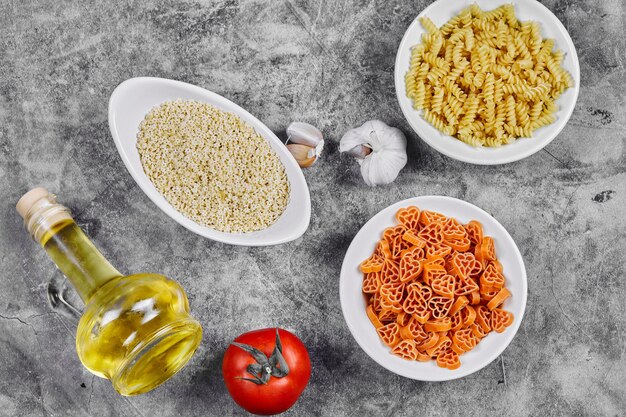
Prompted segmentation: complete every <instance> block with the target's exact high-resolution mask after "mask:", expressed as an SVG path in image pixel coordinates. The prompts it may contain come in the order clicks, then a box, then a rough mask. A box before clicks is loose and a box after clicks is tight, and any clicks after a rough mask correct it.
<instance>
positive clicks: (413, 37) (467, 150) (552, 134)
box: [394, 0, 580, 165]
mask: <svg viewBox="0 0 626 417" xmlns="http://www.w3.org/2000/svg"><path fill="white" fill-rule="evenodd" d="M474 2H477V3H478V4H479V5H480V6H481V7H482V8H483V9H487V10H491V9H493V8H495V7H498V6H500V5H502V4H506V3H514V5H515V7H516V13H518V12H519V7H525V6H526V7H527V6H530V5H532V7H537V8H538V9H539V10H541V12H542V14H541V15H534V16H533V20H537V21H539V22H540V23H541V25H542V33H543V34H545V31H546V23H549V24H550V25H551V26H550V29H549V30H550V31H551V32H552V31H556V32H558V33H559V34H560V35H561V37H562V38H563V39H564V41H565V43H566V45H560V44H559V43H556V45H555V47H556V48H560V49H563V50H564V52H565V53H566V56H565V60H564V66H565V68H566V69H567V70H569V71H570V73H571V75H572V78H573V80H574V86H573V87H572V88H571V89H570V90H572V91H571V92H569V91H566V93H565V94H564V95H563V96H561V97H560V98H559V100H557V103H558V104H559V105H562V104H565V106H564V108H562V109H560V110H559V111H558V112H557V113H558V118H557V120H556V121H555V122H554V123H552V124H551V125H548V126H545V127H543V128H541V129H537V131H536V132H535V134H534V135H533V137H532V138H525V139H520V140H518V141H516V142H514V143H512V144H508V145H505V146H503V147H500V148H481V149H474V148H473V147H472V146H469V145H467V144H465V143H459V144H457V143H455V142H460V141H458V140H457V139H455V138H453V137H451V136H447V135H444V134H443V133H441V132H439V131H438V130H436V129H435V128H434V127H432V126H430V124H428V123H427V122H426V121H425V120H424V119H423V118H422V116H421V114H419V113H418V112H417V110H415V109H413V107H412V105H411V101H410V100H409V99H408V98H407V97H406V94H405V85H404V74H405V72H406V71H407V70H408V67H409V65H408V59H407V58H408V57H407V53H408V55H409V56H410V48H411V46H412V45H414V44H416V43H418V39H419V36H421V34H422V33H423V32H424V30H423V29H422V28H421V25H420V23H419V18H421V17H423V16H429V17H431V16H430V15H431V12H432V11H433V10H435V9H437V8H441V7H447V8H455V9H456V8H458V11H460V10H461V9H462V8H464V7H467V6H469V5H470V4H472V3H474ZM453 15H454V13H452V12H451V13H450V15H449V18H452V17H453ZM520 18H521V19H522V20H528V18H526V17H524V16H521V17H520ZM443 23H445V22H439V21H435V24H437V25H438V26H441V25H442V24H443ZM407 51H408V52H407ZM394 82H395V88H396V97H397V99H398V103H399V105H400V109H401V110H402V113H403V114H404V117H405V118H406V120H407V121H408V122H409V125H410V126H411V128H412V129H413V130H414V131H415V133H417V134H418V136H419V137H420V138H421V139H422V140H423V141H424V142H426V143H427V144H428V145H429V146H431V147H432V148H434V149H436V150H437V151H439V152H441V153H442V154H444V155H446V156H448V157H450V158H453V159H456V160H459V161H462V162H466V163H471V164H477V165H498V164H506V163H510V162H515V161H519V160H521V159H524V158H526V157H528V156H530V155H533V154H534V153H536V152H539V151H540V150H541V149H543V148H544V147H545V146H547V145H548V144H549V143H550V142H552V141H553V140H554V139H555V138H556V137H557V136H558V135H559V133H561V131H562V130H563V128H564V127H565V125H566V124H567V122H568V121H569V119H570V117H571V115H572V113H573V111H574V108H575V106H576V101H577V100H578V94H579V91H580V64H579V62H578V54H577V53H576V47H575V46H574V43H573V41H572V39H571V37H570V36H569V33H568V32H567V29H565V26H563V24H562V23H561V21H560V20H559V19H558V18H557V17H556V16H555V15H554V13H552V12H551V11H550V10H549V9H548V8H547V7H546V6H544V5H543V4H541V3H539V2H538V1H536V0H513V1H500V0H498V1H495V2H494V1H488V0H464V1H462V2H450V1H449V0H437V1H435V2H434V3H432V4H430V5H429V6H428V7H426V8H425V9H424V10H423V11H422V12H421V13H420V14H419V15H417V17H416V18H415V20H413V22H412V23H411V24H410V25H409V27H408V29H407V30H406V32H405V34H404V36H403V38H402V41H401V42H400V46H399V47H398V52H397V54H396V60H395V70H394ZM566 95H568V99H567V101H566V102H565V103H564V97H565V96H566ZM540 132H541V134H542V136H543V134H544V132H545V135H546V136H545V137H542V138H541V139H539V138H537V137H536V136H537V135H536V134H537V133H540ZM533 140H534V142H532V141H533ZM452 141H454V142H452ZM513 146H514V147H515V148H514V149H515V150H517V152H516V153H513V152H512V151H510V152H509V151H508V149H510V148H511V147H513ZM474 151H476V152H474ZM507 153H510V154H509V155H507Z"/></svg>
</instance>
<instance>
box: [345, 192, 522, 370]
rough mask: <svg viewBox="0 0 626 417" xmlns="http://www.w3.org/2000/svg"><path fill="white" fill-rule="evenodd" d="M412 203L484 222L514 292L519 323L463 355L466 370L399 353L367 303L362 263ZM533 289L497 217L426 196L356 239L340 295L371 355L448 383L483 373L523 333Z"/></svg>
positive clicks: (508, 305) (512, 305)
mask: <svg viewBox="0 0 626 417" xmlns="http://www.w3.org/2000/svg"><path fill="white" fill-rule="evenodd" d="M411 205H414V206H417V207H419V208H420V209H424V210H433V211H437V212H440V213H442V214H445V215H446V216H448V217H454V218H456V219H457V220H459V221H460V222H462V223H467V222H469V221H470V220H478V221H479V222H480V223H482V225H483V229H484V233H485V235H487V236H492V237H493V239H494V243H495V247H496V254H497V256H498V260H499V261H500V263H501V264H502V266H503V268H504V276H505V277H506V286H507V288H508V289H509V291H511V294H512V295H511V297H509V298H508V299H507V300H506V301H505V302H504V305H503V308H504V309H505V310H507V311H510V312H511V313H513V314H514V316H515V320H514V321H513V324H512V325H511V326H510V327H508V328H507V329H506V330H505V331H504V332H503V333H495V332H492V333H490V334H489V335H488V336H486V337H485V338H484V339H483V340H482V341H481V342H480V343H479V344H478V345H477V346H476V347H475V348H474V349H473V350H471V351H470V352H467V353H464V354H463V355H461V366H460V367H459V368H458V369H455V370H449V369H444V368H440V367H438V366H437V364H436V363H435V361H430V362H417V361H409V360H406V359H402V358H400V357H398V356H395V355H393V354H392V353H391V349H390V348H389V347H388V346H387V345H385V344H384V343H383V342H382V341H381V340H380V338H379V337H378V333H377V332H376V329H375V328H374V325H373V324H372V322H371V321H370V320H369V318H368V317H367V314H366V312H365V308H366V306H367V304H366V300H365V296H364V295H363V292H362V291H361V285H362V283H363V274H362V273H361V271H360V270H359V264H360V263H361V262H362V261H363V260H364V259H367V258H368V257H369V256H370V255H371V254H372V252H373V251H374V249H375V247H376V243H377V242H378V240H379V239H380V238H381V237H382V233H383V231H384V230H385V229H386V228H387V227H390V226H394V225H396V224H397V222H396V220H395V214H396V211H398V209H400V208H402V207H408V206H411ZM527 285H528V284H527V281H526V268H525V267H524V261H523V259H522V255H521V254H520V252H519V249H518V248H517V246H516V245H515V242H514V241H513V239H512V238H511V236H510V235H509V234H508V232H507V231H506V230H505V229H504V227H503V226H502V225H501V224H500V223H498V221H497V220H496V219H494V218H493V217H491V215H489V214H488V213H487V212H485V211H484V210H482V209H480V208H478V207H476V206H475V205H473V204H470V203H468V202H466V201H462V200H458V199H456V198H452V197H443V196H422V197H414V198H409V199H408V200H404V201H400V202H398V203H395V204H393V205H391V206H389V207H387V208H386V209H384V210H382V211H380V212H379V213H378V214H376V215H375V216H374V217H372V218H371V219H370V220H369V221H368V222H367V223H365V225H364V226H363V227H362V228H361V230H360V231H359V232H358V233H357V234H356V236H355V237H354V239H353V240H352V243H351V244H350V247H349V248H348V251H347V252H346V256H345V258H344V260H343V265H342V267H341V277H340V282H339V295H340V299H341V309H342V310H343V316H344V318H345V320H346V323H347V324H348V328H349V329H350V332H351V333H352V336H354V338H355V339H356V341H357V343H358V344H359V346H361V348H362V349H363V350H364V351H365V353H367V354H368V355H369V356H370V357H371V358H372V359H374V360H375V361H376V362H378V364H380V365H381V366H383V367H385V368H387V369H388V370H390V371H391V372H393V373H396V374H398V375H402V376H404V377H407V378H411V379H416V380H419V381H447V380H451V379H456V378H461V377H464V376H466V375H469V374H471V373H473V372H476V371H478V370H479V369H482V368H483V367H485V366H487V365H488V364H489V363H491V362H492V361H493V360H494V359H496V358H497V357H498V356H499V355H500V354H501V353H502V352H503V351H504V349H506V347H507V346H508V345H509V343H511V340H513V337H514V336H515V333H517V330H518V329H519V326H520V324H521V322H522V318H523V316H524V310H525V308H526V297H527V291H528V289H527Z"/></svg>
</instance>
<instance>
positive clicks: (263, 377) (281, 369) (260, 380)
mask: <svg viewBox="0 0 626 417" xmlns="http://www.w3.org/2000/svg"><path fill="white" fill-rule="evenodd" d="M232 344H233V345H235V346H237V347H238V348H239V349H242V350H244V351H246V352H248V353H249V354H250V355H251V356H252V357H253V358H254V360H255V361H256V362H257V363H251V364H250V365H248V367H247V368H246V371H247V372H248V373H249V374H250V375H252V378H244V377H239V378H238V379H243V380H245V381H250V382H253V383H255V384H257V385H265V384H267V383H268V382H269V380H270V378H271V377H275V378H283V377H285V376H287V375H289V365H287V361H285V358H284V356H283V345H282V343H281V342H280V335H279V334H278V328H277V329H276V344H275V346H274V350H273V351H272V354H271V356H270V357H269V358H268V357H267V356H265V354H264V353H263V352H261V351H260V350H259V349H257V348H255V347H253V346H250V345H246V344H243V343H237V342H233V343H232Z"/></svg>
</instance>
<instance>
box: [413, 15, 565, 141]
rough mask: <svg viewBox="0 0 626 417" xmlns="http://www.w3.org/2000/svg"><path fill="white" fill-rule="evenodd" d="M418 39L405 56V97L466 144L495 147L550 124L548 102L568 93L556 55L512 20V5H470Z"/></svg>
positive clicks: (534, 29) (549, 43)
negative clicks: (408, 57)
mask: <svg viewBox="0 0 626 417" xmlns="http://www.w3.org/2000/svg"><path fill="white" fill-rule="evenodd" d="M420 22H421V23H422V26H423V27H424V29H426V33H425V34H424V35H423V36H422V43H421V44H418V45H415V46H414V47H413V48H412V51H411V62H410V67H409V71H408V72H407V74H406V76H405V81H406V93H407V96H408V97H409V98H410V99H412V101H413V107H414V108H415V109H417V110H423V117H424V119H425V120H426V121H427V122H428V123H430V124H431V125H433V126H434V127H435V128H437V129H439V130H440V131H442V132H443V133H444V134H446V135H450V136H455V137H456V138H457V139H459V140H461V141H463V142H465V143H467V144H469V145H472V146H489V147H497V146H501V145H502V144H506V143H511V142H512V141H514V140H515V139H517V138H520V137H531V136H532V134H533V130H535V129H537V128H540V127H542V126H546V125H549V124H550V123H552V122H554V121H555V120H556V118H555V116H554V114H553V113H554V112H555V111H556V108H557V106H556V104H555V103H554V101H555V100H556V99H557V98H558V97H559V96H560V95H561V94H562V93H563V92H564V91H565V90H566V89H567V88H569V87H572V85H573V80H572V77H571V75H570V74H569V73H568V72H567V71H566V70H564V69H563V68H562V66H561V63H562V61H563V57H564V54H563V52H562V51H558V50H557V51H553V47H554V40H552V39H543V38H542V37H541V29H540V27H539V24H538V23H537V22H532V21H526V22H520V21H518V20H517V18H516V17H515V11H514V8H513V5H512V4H505V5H503V6H500V7H498V8H497V9H494V10H491V11H483V10H481V9H480V7H478V6H477V5H476V4H474V5H472V6H470V7H468V8H466V9H465V10H463V11H462V12H461V13H460V14H459V15H457V16H455V17H454V18H452V19H451V20H450V21H448V22H447V23H445V24H444V25H443V26H442V27H440V28H438V27H437V26H436V25H435V24H434V23H433V22H432V20H430V19H429V18H428V17H423V18H421V19H420Z"/></svg>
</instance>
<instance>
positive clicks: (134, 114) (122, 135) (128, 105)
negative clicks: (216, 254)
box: [109, 77, 311, 246]
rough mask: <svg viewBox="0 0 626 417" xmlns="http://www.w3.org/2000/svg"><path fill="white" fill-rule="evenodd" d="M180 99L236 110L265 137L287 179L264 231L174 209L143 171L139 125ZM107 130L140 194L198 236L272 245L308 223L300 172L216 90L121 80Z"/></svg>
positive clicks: (268, 134) (267, 134)
mask: <svg viewBox="0 0 626 417" xmlns="http://www.w3.org/2000/svg"><path fill="white" fill-rule="evenodd" d="M176 99H184V100H197V101H201V102H204V103H208V104H211V105H213V106H215V107H217V108H219V109H220V110H223V111H227V112H231V113H234V114H236V115H237V116H238V117H240V118H241V119H242V120H244V121H245V122H247V123H248V124H249V125H251V126H252V127H253V128H254V130H256V131H257V133H259V134H260V135H261V136H263V137H264V138H265V140H267V141H268V143H269V144H270V146H271V147H272V149H273V150H274V152H276V154H277V155H278V157H279V158H280V161H281V162H282V164H283V165H284V167H285V171H286V173H287V178H288V180H289V187H290V193H289V202H288V204H287V207H286V208H285V211H284V212H283V213H282V214H281V216H280V217H279V218H278V220H276V222H275V223H274V224H272V225H271V226H269V227H268V228H267V229H264V230H259V231H256V232H250V233H226V232H220V231H218V230H215V229H212V228H210V227H206V226H202V225H200V224H198V223H196V222H194V221H193V220H191V219H189V218H187V217H185V216H184V215H183V214H182V213H180V212H179V211H177V210H176V209H175V208H174V207H173V206H172V205H171V204H170V203H169V202H168V201H167V200H166V199H165V197H163V196H162V195H161V194H160V193H159V191H158V190H157V189H156V188H155V186H154V185H153V184H152V182H151V181H150V179H149V178H148V177H147V176H146V174H145V173H144V170H143V167H142V165H141V161H140V159H139V153H138V151H137V147H136V142H137V133H138V131H139V124H140V123H141V121H142V120H143V119H144V117H145V115H146V114H147V113H148V111H150V109H152V108H153V107H155V106H158V105H159V104H162V103H163V102H165V101H169V100H176ZM109 128H110V129H111V134H112V135H113V140H114V141H115V146H116V147H117V150H118V152H119V153H120V156H121V157H122V160H123V161H124V165H126V168H127V169H128V172H130V174H131V175H132V177H133V178H134V179H135V181H136V182H137V184H138V185H139V187H141V189H142V190H143V192H144V193H146V195H147V196H148V197H149V198H150V199H151V200H152V201H153V202H154V203H155V204H156V205H157V206H158V207H159V208H160V209H161V210H163V212H165V214H167V215H168V216H170V217H171V218H172V219H174V220H176V221H177V222H178V223H180V224H181V225H182V226H184V227H186V228H187V229H189V230H191V231H192V232H194V233H197V234H199V235H200V236H204V237H207V238H209V239H212V240H216V241H218V242H223V243H229V244H232V245H243V246H267V245H276V244H280V243H284V242H289V241H291V240H294V239H297V238H298V237H300V236H302V234H303V233H304V232H305V231H306V229H307V228H308V227H309V221H310V218H311V198H310V196H309V188H308V187H307V184H306V181H305V179H304V175H303V174H302V170H301V169H300V167H299V166H298V163H297V162H296V160H295V159H294V158H293V156H292V155H291V154H290V153H289V152H288V150H287V148H286V147H285V145H284V144H283V143H282V142H281V141H280V140H279V139H278V138H277V137H276V135H275V134H274V133H273V132H272V131H271V130H270V129H269V128H268V127H267V126H265V125H264V124H263V123H262V122H261V121H259V119H257V118H256V117H254V116H253V115H251V114H250V113H248V112H247V111H246V110H244V109H243V108H241V107H239V106H238V105H237V104H235V103H233V102H232V101H230V100H228V99H226V98H224V97H222V96H220V95H219V94H216V93H213V92H211V91H208V90H205V89H204V88H200V87H198V86H195V85H191V84H187V83H184V82H181V81H174V80H168V79H163V78H151V77H139V78H131V79H129V80H126V81H124V82H123V83H121V84H120V85H119V86H118V87H117V88H116V89H115V91H113V93H112V94H111V98H110V99H109Z"/></svg>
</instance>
